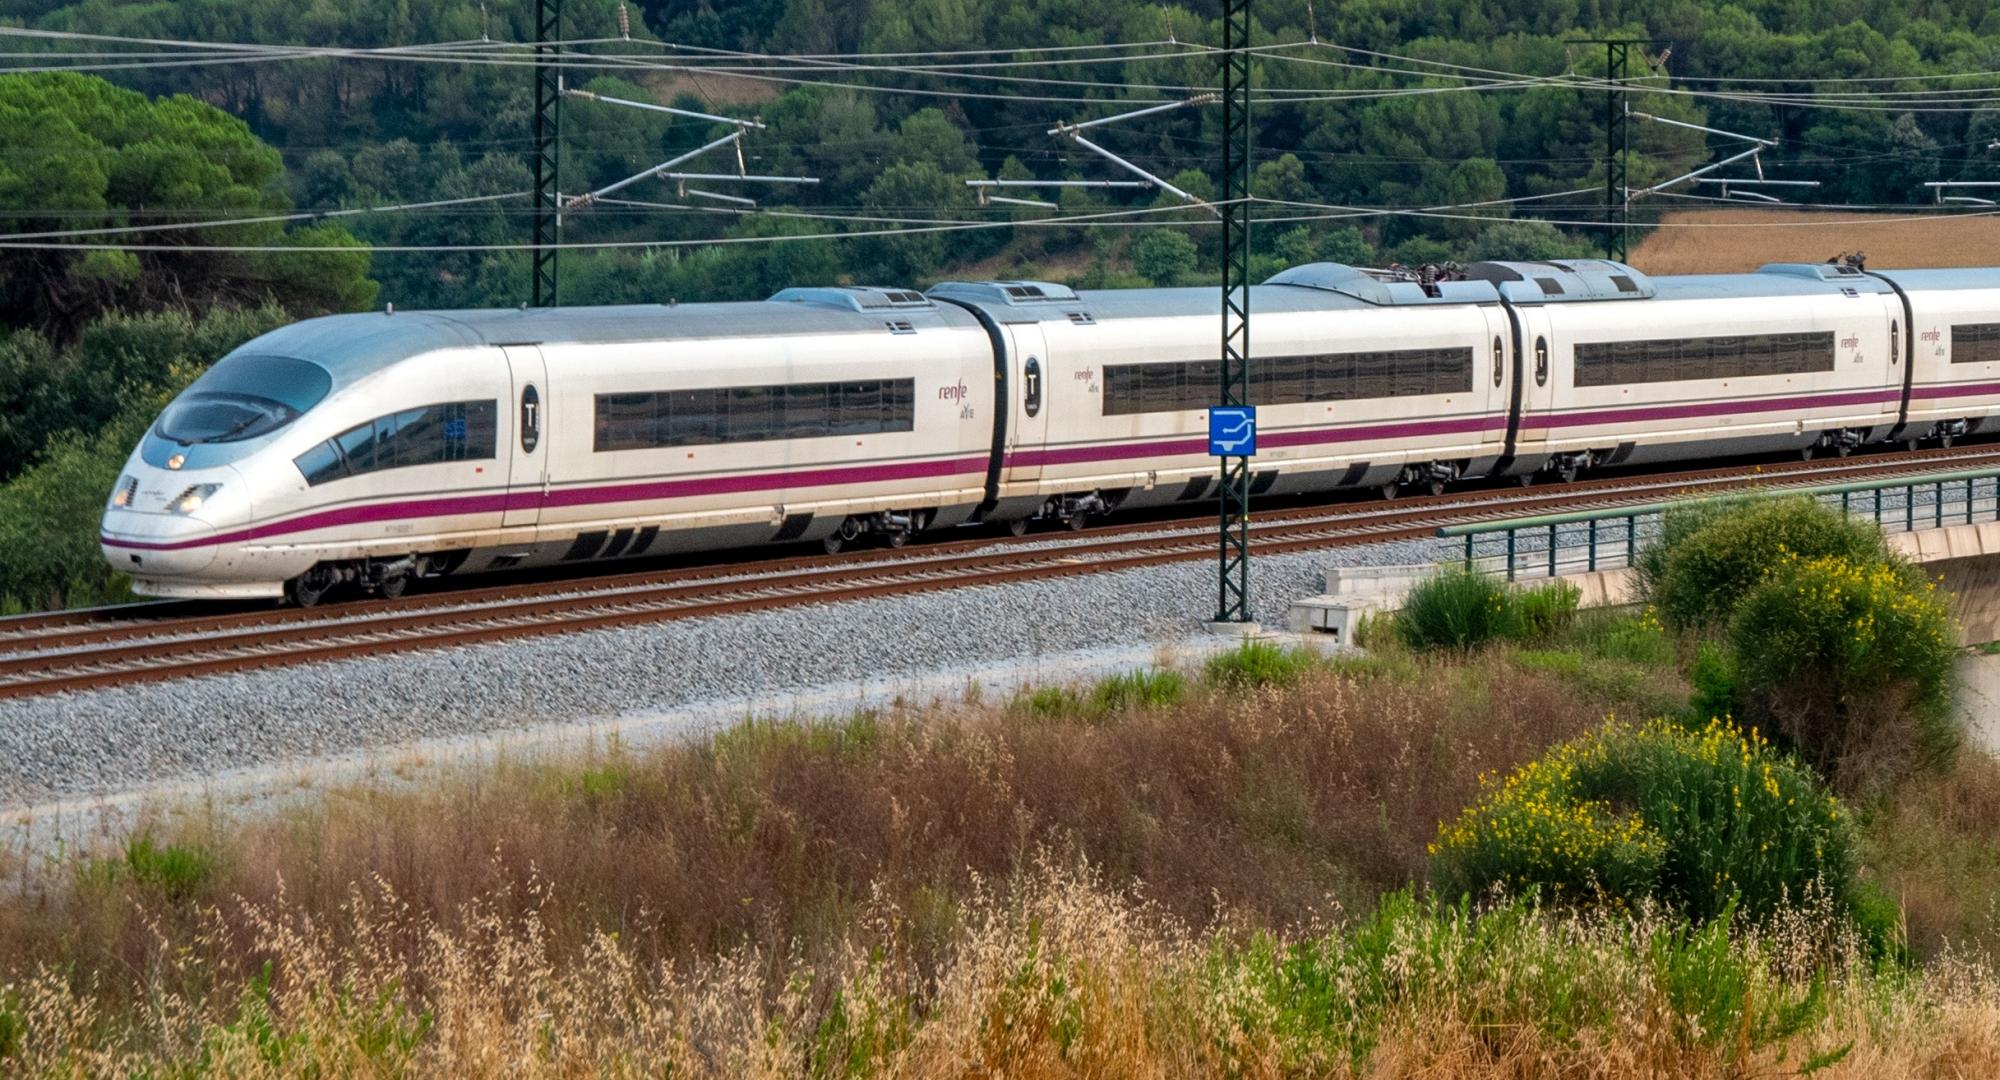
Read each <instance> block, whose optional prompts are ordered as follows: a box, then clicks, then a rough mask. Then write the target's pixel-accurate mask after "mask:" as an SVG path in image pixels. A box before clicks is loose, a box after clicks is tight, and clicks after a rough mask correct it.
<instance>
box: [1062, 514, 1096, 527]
mask: <svg viewBox="0 0 2000 1080" xmlns="http://www.w3.org/2000/svg"><path fill="white" fill-rule="evenodd" d="M1063 524H1065V525H1067V526H1069V531H1071V532H1082V531H1083V529H1084V526H1086V525H1089V524H1090V515H1089V514H1086V513H1084V512H1083V511H1081V510H1077V511H1074V512H1072V513H1071V514H1070V516H1068V517H1066V518H1064V519H1063Z"/></svg>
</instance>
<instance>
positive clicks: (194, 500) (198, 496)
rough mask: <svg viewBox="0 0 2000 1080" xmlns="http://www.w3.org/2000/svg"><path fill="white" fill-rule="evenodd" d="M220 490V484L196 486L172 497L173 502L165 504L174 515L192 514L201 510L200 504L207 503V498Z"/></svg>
mask: <svg viewBox="0 0 2000 1080" xmlns="http://www.w3.org/2000/svg"><path fill="white" fill-rule="evenodd" d="M221 490H222V485H221V484H196V485H194V486H193V487H190V488H188V489H187V490H186V491H183V492H181V493H180V494H179V495H176V496H174V501H173V502H170V503H168V504H167V509H169V510H172V511H173V512H174V513H176V514H192V513H194V512H195V511H196V510H199V509H201V504H202V503H205V502H207V501H208V497H209V496H211V495H213V494H215V493H216V492H218V491H221Z"/></svg>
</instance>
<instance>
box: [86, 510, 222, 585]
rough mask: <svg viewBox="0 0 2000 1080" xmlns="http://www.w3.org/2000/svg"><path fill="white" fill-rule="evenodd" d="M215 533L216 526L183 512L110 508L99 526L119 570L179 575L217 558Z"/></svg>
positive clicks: (103, 545) (194, 571)
mask: <svg viewBox="0 0 2000 1080" xmlns="http://www.w3.org/2000/svg"><path fill="white" fill-rule="evenodd" d="M216 535H217V533H216V529H215V526H213V525H210V524H209V523H207V522H205V521H199V520H196V519H194V518H191V517H186V516H183V515H180V514H150V513H141V512H138V511H134V510H119V509H111V510H106V511H105V512H104V523H103V525H102V526H100V527H99V529H98V546H99V547H101V548H103V550H104V557H105V559H107V560H109V561H110V563H111V567H112V569H114V570H117V571H119V572H120V573H125V574H131V575H132V576H134V577H149V578H150V577H179V576H181V575H184V574H198V573H200V572H201V571H203V570H205V569H207V568H208V564H209V563H212V562H214V561H215V541H216Z"/></svg>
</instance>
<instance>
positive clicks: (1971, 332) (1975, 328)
mask: <svg viewBox="0 0 2000 1080" xmlns="http://www.w3.org/2000/svg"><path fill="white" fill-rule="evenodd" d="M1995 361H2000V323H1964V324H1961V325H1958V326H1954V327H1952V328H1951V362H1952V363H1954V364H1990V363H1993V362H1995Z"/></svg>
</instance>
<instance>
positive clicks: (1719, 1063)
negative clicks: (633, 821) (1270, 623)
mask: <svg viewBox="0 0 2000 1080" xmlns="http://www.w3.org/2000/svg"><path fill="white" fill-rule="evenodd" d="M518 899H526V900H527V903H526V905H525V906H518V905H517V904H516V903H515V901H516V900H518ZM560 903H561V890H560V887H559V886H556V885H554V884H552V883H546V882H538V883H537V884H535V885H534V886H533V887H532V890H531V895H530V896H529V897H526V898H511V897H510V898H502V899H501V902H490V901H480V902H475V903H473V904H471V905H469V906H468V908H467V909H466V910H464V911H461V912H458V913H457V914H456V917H455V918H453V919H451V920H450V921H449V923H446V922H444V921H441V920H439V919H436V918H433V917H431V916H427V915H423V914H421V913H419V912H418V911H417V910H416V909H415V908H413V907H412V906H411V905H410V904H408V903H406V902H405V901H404V900H402V899H401V898H399V897H398V896H396V895H395V894H394V892H393V891H391V890H389V889H388V888H386V887H385V886H383V885H382V884H381V883H379V882H378V883H375V884H373V885H370V886H368V887H364V888H357V889H356V890H355V891H354V893H353V894H352V895H351V896H350V898H349V900H348V901H347V902H346V903H345V904H344V905H342V907H341V909H340V910H339V911H338V912H337V913H331V914H330V916H329V915H325V914H316V913H312V912H308V911H305V910H303V909H301V908H300V907H299V906H298V905H297V904H296V903H294V902H292V901H290V900H287V899H285V898H284V897H283V896H280V897H279V898H278V899H276V900H274V901H272V902H270V903H268V904H249V903H245V904H241V905H239V906H238V910H236V911H234V912H230V913H224V912H222V911H220V910H209V911H205V912H204V913H202V918H201V919H200V926H201V929H200V930H199V931H198V932H197V933H196V934H195V935H194V936H192V937H191V938H178V937H167V936H162V937H161V938H160V939H159V940H158V941H157V942H156V948H155V950H154V951H153V953H152V954H151V955H150V956H149V957H148V958H147V961H146V963H145V965H144V966H143V967H142V968H139V969H136V970H133V971H131V972H122V973H112V972H105V973H101V974H100V975H99V976H98V978H109V979H130V980H131V981H132V982H133V983H134V984H135V987H134V989H135V990H136V991H138V992H136V993H135V994H134V995H133V1001H134V1004H133V1006H132V1007H131V1008H129V1009H127V1010H123V1011H120V1012H117V1013H108V1012H106V1011H104V1010H103V1009H102V1008H101V1005H100V998H99V997H98V996H97V995H96V993H94V989H95V988H93V987H92V986H90V985H89V984H88V980H86V981H85V982H84V984H83V985H78V981H77V980H76V979H75V978H74V977H73V976H72V975H69V974H66V973H63V972H61V971H59V970H57V969H54V968H44V969H43V970H41V971H39V972H37V973H35V974H33V975H32V976H30V977H29V978H27V979H26V980H24V981H23V982H20V983H17V984H13V985H9V986H6V987H5V988H4V989H0V1001H4V1002H6V1005H5V1007H4V1010H0V1016H4V1017H5V1020H4V1023H0V1032H4V1033H5V1034H4V1035H0V1050H6V1051H7V1052H9V1053H11V1057H7V1058H4V1059H0V1060H5V1061H6V1062H7V1064H8V1066H9V1067H10V1068H11V1069H13V1070H14V1071H17V1072H20V1073H23V1074H28V1075H72V1074H79V1075H80V1074H99V1073H126V1074H159V1073H182V1072H191V1073H205V1074H215V1075H227V1076H243V1077H255V1076H280V1075H283V1076H291V1075H299V1074H311V1075H382V1076H405V1075H407V1076H417V1075H423V1076H429V1075H451V1076H468V1077H487V1076H491V1077H500V1076H508V1077H514V1076H529V1077H533V1076H581V1075H613V1076H627V1075H629V1076H642V1075H644V1076H659V1075H671V1076H716V1077H773V1078H776V1077H797V1076H808V1075H843V1076H844V1075H878V1076H910V1077H936V1076H993V1075H1005V1076H1027V1077H1069V1076H1119V1077H1185V1076H1196V1075H1237V1076H1252V1077H1258V1076H1296V1075H1317V1076H1357V1077H1378V1076H1379V1077H1388V1076H1424V1077H1441V1078H1450V1077H1492V1076H1507V1077H1540V1076H1550V1075H1579V1076H1599V1077H1637V1076H1666V1075H1671V1076H1693V1077H1705V1076H1714V1077H1725V1076H1728V1077H1736V1076H1751V1075H1777V1074H1779V1073H1793V1072H1796V1071H1798V1070H1799V1069H1800V1067H1801V1066H1804V1065H1806V1064H1808V1063H1813V1064H1821V1065H1824V1071H1823V1072H1821V1073H1820V1075H1825V1076H1834V1077H1844V1076H1853V1077H1863V1076H1865V1077H1881V1076H1914V1075H1933V1076H1935V1075H1947V1076H1951V1075H1956V1076H1972V1075H1980V1074H1981V1073H1982V1071H1983V1070H1984V1069H1985V1068H1986V1067H1988V1066H1990V1064H1991V1062H1992V1061H1994V1060H2000V979H1996V977H1995V973H1994V972H1993V971H1992V970H1991V969H1989V968H1986V967H1984V966H1980V965H1976V964H1969V963H1963V962H1959V961H1957V960H1953V959H1950V958H1949V957H1947V958H1945V959H1942V960H1939V961H1935V962H1933V963H1932V964H1931V965H1929V966H1928V967H1927V968H1925V969H1924V970H1923V971H1921V972H1920V973H1915V974H1909V975H1897V974H1877V973H1875V972H1874V971H1873V970H1871V968H1870V967H1869V965H1868V964H1866V963H1865V962H1863V961H1862V960H1861V959H1860V955H1859V953H1858V951H1857V950H1856V949H1855V948H1854V946H1853V944H1852V942H1851V941H1849V940H1847V939H1846V937H1845V936H1844V935H1843V933H1842V932H1841V931H1840V930H1839V929H1838V927H1837V924H1836V923H1834V922H1831V921H1829V920H1828V918H1827V915H1826V912H1825V911H1823V910H1811V909H1808V910H1801V911H1798V912H1796V913H1793V914H1791V915H1789V916H1788V917H1787V919H1786V920H1780V921H1779V922H1778V923H1777V924H1775V925H1773V926H1770V927H1767V928H1765V929H1763V930H1750V929H1747V928H1738V929H1737V930H1735V931H1734V932H1733V933H1719V934H1714V935H1709V934H1704V933H1703V932H1699V931H1695V932H1691V931H1689V930H1687V929H1686V928H1685V927H1683V926H1680V925H1678V924H1676V923H1674V922H1673V921H1671V920H1669V919H1666V918H1664V917H1662V916H1660V915H1658V914H1657V913H1647V912H1641V913H1638V914H1635V915H1623V916H1592V917H1586V916H1576V915H1568V916H1558V915H1554V914H1549V913H1544V912H1540V911H1537V910H1535V909H1533V908H1529V907H1523V906H1518V905H1516V906H1507V907H1501V908H1499V909H1496V910H1494V911H1489V912H1487V913H1486V914H1485V916H1484V917H1483V918H1471V917H1468V916H1467V915H1466V914H1465V913H1464V912H1461V911H1458V910H1455V909H1453V908H1450V907H1443V908H1440V907H1436V906H1432V905H1428V904H1420V903H1415V902H1409V901H1402V902H1398V903H1394V904H1391V905H1389V906H1388V907H1387V908H1385V909H1384V911H1382V912H1380V913H1378V914H1376V915H1374V916H1371V917H1368V918H1365V919H1361V920H1358V921H1355V922H1353V923H1351V924H1345V925H1335V926H1321V927H1306V928H1301V929H1299V930H1297V931H1294V932H1291V933H1288V934H1272V933H1267V932H1256V931H1251V930H1248V929H1246V928H1242V927H1237V926H1232V925H1230V924H1228V923H1226V922H1225V923H1222V924H1219V925H1217V926H1215V927H1213V928H1210V929H1206V930H1201V931H1197V930H1194V929H1192V928H1190V927H1189V925H1188V924H1186V923H1185V922H1183V921H1182V920H1179V919H1177V918H1175V917H1174V916H1172V915H1170V914H1168V913H1167V912H1165V911H1163V910H1162V909H1161V908H1160V907H1159V906H1158V905H1157V904H1154V903H1151V902H1149V901H1147V900H1145V899H1144V898H1143V897H1140V896H1137V895H1134V894H1132V893H1130V892H1125V891H1119V890H1115V889H1113V888H1111V887H1109V886H1108V885H1106V884H1105V882H1104V881H1103V879H1102V878H1101V876H1100V875H1098V874H1096V873H1094V872H1091V871H1089V870H1086V869H1080V868H1076V867H1073V866H1066V865H1060V864H1055V863H1052V862H1050V861H1048V860H1046V859H1042V860H1038V862H1037V863H1036V866H1035V868H1034V870H1033V871H1032V872H1031V873H1029V874H1028V875H1027V876H1026V877H1024V878H1022V879H1021V880H1019V881H1017V882H1015V883H1013V884H1012V885H1010V886H1007V887H989V886H988V885H987V884H986V883H984V882H981V883H979V884H978V885H977V886H976V887H975V888H974V889H972V890H971V892H970V893H969V894H968V896H967V897H966V899H965V901H964V904H963V908H962V913H963V918H962V921H961V922H960V924H959V926H958V928H957V929H956V930H955V931H954V932H953V933H952V935H951V937H950V940H949V942H948V945H947V947H946V948H945V949H944V951H943V952H942V954H941V959H940V960H939V961H938V962H937V963H936V964H935V966H931V965H929V964H927V963H925V962H920V960H919V954H920V953H921V952H922V951H923V950H920V949H916V948H913V941H912V939H911V937H910V931H911V928H912V925H913V923H912V921H911V919H910V918H909V914H908V913H907V912H905V911H903V910H902V909H900V908H899V907H898V906H897V905H895V904H894V903H892V902H889V901H887V900H885V899H883V898H880V897H878V898H876V899H874V900H872V901H870V902H869V903H868V904H867V905H865V907H864V908H863V909H862V910H861V911H860V912H858V913H857V925H863V926H865V927H866V928H867V932H866V933H862V934H858V935H856V936H855V937H854V938H851V939H848V940H847V941H846V942H845V943H844V945H843V947H841V948H840V949H837V950H833V951H829V952H827V953H826V954H824V955H823V956H822V958H821V959H819V960H817V961H811V962H809V961H807V960H805V959H804V958H802V957H800V956H797V955H788V956H783V957H778V958H772V957H769V956H765V955H761V954H760V953H759V951H758V950H757V948H756V947H755V946H745V947H743V948H741V949H738V950H733V951H730V952H727V953H724V954H721V955H718V956H714V957H708V958H703V959H699V960H696V961H691V962H685V963H674V962H668V961H662V962H657V963H649V962H646V961H644V960H642V959H641V958H640V957H639V956H638V955H636V954H635V951H634V950H633V949H632V948H631V947H630V945H629V944H628V943H627V942H625V941H624V940H622V939H621V938H620V936H619V935H616V934H613V933H610V932H603V933H599V934H597V935H595V936H594V937H593V938H592V939H591V940H590V942H589V943H588V945H587V946H586V947H585V948H584V949H582V950H581V951H580V952H577V953H574V954H571V955H567V956H564V955H561V953H562V950H559V949H558V948H556V947H555V946H554V945H553V943H552V941H551V937H550V934H549V931H548V926H547V923H546V920H545V918H544V912H545V911H547V910H548V909H550V908H551V907H552V906H555V905H559V904H560ZM503 910H508V911H512V912H513V913H512V914H501V912H502V911H503ZM1787 920H1788V921H1787ZM1726 929H1727V928H1725V930H1726ZM245 952H247V953H249V954H250V955H255V956H258V957H261V958H262V960H263V961H264V965H265V966H261V967H259V968H257V969H256V970H255V971H253V973H252V974H251V975H249V976H248V977H244V976H243V975H242V974H241V973H240V971H239V970H238V969H237V968H236V967H235V965H234V963H233V958H234V957H236V956H239V955H242V954H244V953H245ZM774 959H775V960H776V962H775V963H774V962H773V960H774Z"/></svg>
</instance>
